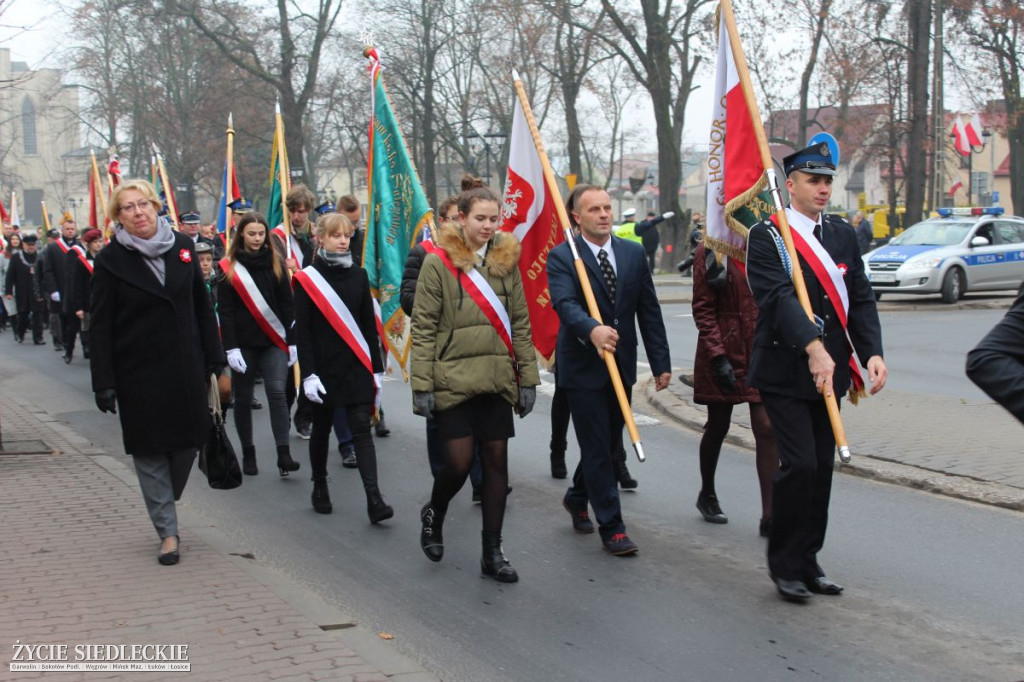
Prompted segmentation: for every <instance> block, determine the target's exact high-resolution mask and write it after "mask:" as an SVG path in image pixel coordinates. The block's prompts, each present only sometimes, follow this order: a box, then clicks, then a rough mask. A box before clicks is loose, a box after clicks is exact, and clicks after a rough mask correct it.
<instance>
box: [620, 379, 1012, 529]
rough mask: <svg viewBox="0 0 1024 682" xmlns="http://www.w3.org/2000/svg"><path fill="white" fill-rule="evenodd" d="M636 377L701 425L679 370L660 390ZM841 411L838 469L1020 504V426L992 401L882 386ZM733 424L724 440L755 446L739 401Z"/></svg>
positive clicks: (677, 413) (665, 408) (650, 395)
mask: <svg viewBox="0 0 1024 682" xmlns="http://www.w3.org/2000/svg"><path fill="white" fill-rule="evenodd" d="M691 372H692V370H684V371H683V372H682V374H690V373H691ZM677 374H678V373H677ZM639 382H640V383H641V385H642V387H643V390H642V392H643V395H644V397H645V399H646V400H647V402H648V403H649V404H650V405H651V407H652V408H653V409H654V410H656V411H657V412H659V413H660V414H661V415H663V416H665V417H667V418H670V419H673V420H675V421H677V422H679V423H681V424H683V425H685V426H687V427H689V428H691V429H693V430H695V431H702V430H703V428H704V423H705V422H706V420H707V410H706V409H705V408H704V407H703V406H702V405H697V404H695V403H694V402H693V389H692V388H691V387H689V386H687V385H686V384H684V383H682V382H681V381H679V378H678V376H674V377H672V382H671V384H670V386H669V388H668V389H666V390H664V391H660V392H656V391H655V390H654V381H653V378H652V377H650V375H648V376H647V377H641V378H640V379H639ZM842 417H843V424H844V426H845V428H846V434H847V440H848V441H849V443H850V449H851V452H852V453H853V461H852V462H851V463H850V464H847V465H841V464H840V463H839V459H838V458H836V466H837V467H838V470H839V471H842V472H845V473H853V474H856V475H859V476H865V477H869V478H876V479H879V480H882V481H887V482H890V483H896V484H899V485H906V486H910V487H914V488H920V489H923V490H930V491H932V492H936V493H941V494H944V495H950V496H953V497H959V498H961V499H967V500H973V501H976V502H982V503H985V504H992V505H996V506H1000V507H1005V508H1008V509H1016V510H1021V511H1024V445H1022V443H1024V439H1022V436H1024V433H1022V431H1021V425H1020V424H1019V423H1018V422H1017V421H1016V420H1015V419H1014V418H1013V417H1011V416H1010V415H1009V414H1007V413H1006V412H1005V411H1004V410H1003V408H1001V407H1000V406H998V405H996V404H995V403H993V402H980V403H966V402H963V401H961V400H960V399H959V398H951V397H946V396H934V395H918V394H913V393H906V392H900V391H893V390H890V389H886V390H884V391H882V392H881V393H879V394H878V395H876V396H871V397H869V398H867V399H865V400H862V401H861V402H860V404H859V405H857V406H853V405H850V403H849V402H848V401H846V400H844V401H843V403H842ZM732 423H733V426H732V429H731V430H730V432H729V435H728V437H727V440H728V441H729V442H730V443H732V444H734V445H738V446H741V447H745V448H748V449H751V450H753V448H754V436H753V433H752V432H751V430H750V412H749V410H748V409H747V407H746V406H745V405H739V406H737V407H736V408H735V409H734V410H733V417H732Z"/></svg>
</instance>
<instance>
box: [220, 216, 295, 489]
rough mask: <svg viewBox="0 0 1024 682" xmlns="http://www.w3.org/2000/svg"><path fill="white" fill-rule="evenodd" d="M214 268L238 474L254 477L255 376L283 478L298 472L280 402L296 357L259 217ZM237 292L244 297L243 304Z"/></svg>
mask: <svg viewBox="0 0 1024 682" xmlns="http://www.w3.org/2000/svg"><path fill="white" fill-rule="evenodd" d="M220 267H221V271H222V272H223V281H222V283H221V284H220V285H218V287H217V314H218V315H219V316H220V331H221V335H222V338H223V339H224V348H226V349H227V357H228V365H229V366H230V367H231V389H232V391H233V392H234V401H233V402H234V407H235V430H236V431H238V438H239V440H241V441H242V470H243V471H244V472H245V473H246V474H248V475H249V476H255V475H256V474H258V473H259V468H258V467H257V466H256V446H255V445H253V441H252V396H253V391H254V390H255V383H256V371H257V370H258V371H259V373H260V376H262V377H263V388H264V390H265V391H266V392H267V404H268V406H269V408H270V428H271V429H272V430H273V432H274V443H275V444H276V446H277V468H278V470H279V471H280V473H281V475H282V476H287V475H288V474H290V473H291V472H293V471H298V469H299V463H298V462H296V461H295V460H293V459H292V454H291V450H290V448H289V445H288V400H287V398H286V396H285V384H286V382H287V381H288V380H289V379H290V378H291V377H290V372H289V371H288V368H289V367H291V366H292V365H294V364H295V360H296V358H297V357H298V354H297V351H296V348H295V342H294V341H293V340H292V334H294V332H293V331H292V321H293V314H292V289H291V285H290V284H289V282H288V274H287V271H286V270H285V263H284V259H283V258H282V257H281V256H280V255H279V254H278V253H277V251H276V250H275V249H274V248H272V247H271V245H270V228H269V227H268V226H267V221H266V220H265V219H264V218H263V216H261V215H260V214H259V213H254V212H249V213H246V214H245V215H244V216H242V219H241V220H240V221H239V223H238V229H237V232H236V237H235V239H234V240H233V241H232V242H231V247H230V248H229V249H228V255H227V256H226V257H225V258H224V260H222V261H221V262H220ZM247 283H248V284H247ZM249 287H252V288H254V289H255V290H253V289H250V288H249ZM239 290H241V291H242V292H245V293H244V298H243V294H242V293H241V292H240V291H239ZM250 306H251V307H250ZM254 311H255V312H254ZM257 316H259V318H258V317H257Z"/></svg>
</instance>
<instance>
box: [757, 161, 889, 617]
mask: <svg viewBox="0 0 1024 682" xmlns="http://www.w3.org/2000/svg"><path fill="white" fill-rule="evenodd" d="M784 167H785V171H786V175H787V180H786V187H787V188H788V189H789V194H790V199H791V202H792V203H791V206H790V207H789V208H787V209H786V217H787V219H788V221H789V224H790V227H791V228H792V232H793V240H794V242H796V244H797V250H798V252H799V261H800V266H801V268H802V271H803V279H804V282H805V283H806V285H807V294H808V297H809V299H810V303H811V308H812V310H813V311H814V314H815V316H816V317H817V318H818V320H820V326H819V324H816V323H815V322H812V321H810V320H809V319H808V317H807V314H806V313H805V312H804V310H803V308H802V307H801V306H800V303H799V301H798V300H797V297H796V290H795V288H794V286H793V280H792V276H791V274H790V272H789V269H788V268H787V267H786V266H785V263H788V258H786V259H783V257H782V254H783V253H784V252H785V247H784V246H781V243H782V242H781V237H780V236H779V232H778V229H777V227H776V226H775V224H774V223H773V222H772V221H764V222H761V223H758V224H757V225H755V226H754V227H753V228H752V229H751V230H750V234H749V237H748V240H747V277H748V280H749V282H750V289H751V291H752V292H753V294H754V298H755V299H757V306H758V310H759V314H758V318H757V327H756V331H755V332H754V351H753V355H752V357H751V362H750V369H749V383H750V385H751V386H753V387H755V388H757V389H758V390H760V391H761V398H762V400H763V401H764V406H765V409H766V410H767V411H768V416H769V418H770V419H771V423H772V430H773V432H774V433H775V441H776V443H777V445H778V449H779V459H780V460H781V468H780V469H779V472H778V474H777V475H776V476H775V488H774V493H773V497H772V529H771V534H770V536H769V539H768V568H769V571H770V572H771V577H772V579H773V580H774V581H775V584H776V586H777V588H778V591H779V594H780V595H781V596H782V598H783V599H786V600H788V601H797V602H802V601H806V600H807V599H808V598H809V597H810V596H811V594H812V593H815V594H827V595H838V594H839V593H840V592H842V590H843V588H842V587H841V586H839V585H837V584H836V583H835V582H833V581H831V580H829V579H828V578H826V577H825V572H824V571H823V570H822V568H821V566H819V565H818V562H817V554H818V552H819V551H820V550H821V548H822V545H823V543H824V541H825V529H826V526H827V524H828V504H829V495H830V493H831V490H832V467H833V461H834V458H835V450H836V442H835V437H834V436H833V433H832V427H831V425H830V422H829V418H828V413H827V411H826V408H825V402H824V400H823V399H822V395H828V394H838V395H842V394H843V393H846V391H847V389H848V388H849V387H850V386H851V381H853V382H854V384H853V385H854V386H855V387H856V386H858V385H859V386H861V387H863V383H862V380H861V379H860V373H859V370H858V369H857V367H856V365H855V364H853V363H851V362H850V360H851V351H850V344H851V343H852V347H853V350H855V351H856V352H857V357H858V358H860V359H861V362H864V361H865V360H866V362H864V366H865V367H866V368H867V370H868V379H869V380H870V382H871V384H872V386H871V393H872V394H874V393H877V392H878V391H880V390H881V389H882V388H883V387H884V386H885V381H886V378H887V376H888V370H887V369H886V367H885V362H884V361H883V360H882V331H881V326H880V325H879V321H878V311H877V309H876V308H875V297H874V295H873V294H872V292H871V285H870V284H869V283H868V280H867V277H866V276H865V274H864V264H863V261H862V260H861V257H860V248H859V247H858V246H857V235H856V233H855V232H854V229H853V227H852V226H851V225H850V224H849V223H847V222H846V221H845V220H843V219H842V218H839V217H837V216H832V215H825V214H824V210H825V209H826V208H827V207H828V203H829V199H830V198H831V196H832V178H833V176H834V175H835V164H834V163H833V162H832V158H831V155H830V153H829V149H828V146H827V145H824V144H821V145H818V144H815V145H812V146H811V147H808V148H807V149H802V150H800V151H798V152H796V153H794V154H791V155H790V156H787V157H786V158H785V159H784ZM843 319H845V320H846V324H845V329H844V324H843ZM848 338H849V340H847V339H848ZM858 382H859V383H858Z"/></svg>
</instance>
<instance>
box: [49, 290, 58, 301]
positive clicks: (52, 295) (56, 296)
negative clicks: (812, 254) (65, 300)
mask: <svg viewBox="0 0 1024 682" xmlns="http://www.w3.org/2000/svg"><path fill="white" fill-rule="evenodd" d="M50 300H51V301H53V302H54V303H60V292H59V291H55V292H53V293H52V294H50Z"/></svg>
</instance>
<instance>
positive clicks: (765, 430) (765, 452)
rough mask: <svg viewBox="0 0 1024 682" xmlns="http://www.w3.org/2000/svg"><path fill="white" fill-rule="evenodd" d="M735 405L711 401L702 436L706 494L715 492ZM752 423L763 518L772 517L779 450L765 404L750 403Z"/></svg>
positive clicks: (701, 462) (702, 467)
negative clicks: (719, 457) (716, 478)
mask: <svg viewBox="0 0 1024 682" xmlns="http://www.w3.org/2000/svg"><path fill="white" fill-rule="evenodd" d="M732 407H733V406H732V405H731V404H730V403H708V423H707V424H706V425H705V426H704V436H703V437H702V438H701V439H700V480H701V488H700V490H701V493H702V494H704V495H713V494H715V470H716V469H717V468H718V456H719V454H720V453H721V452H722V443H723V442H724V441H725V436H726V435H727V434H728V433H729V425H730V424H731V423H732ZM750 426H751V430H752V431H753V432H754V442H755V444H756V445H755V450H756V453H757V480H758V483H759V484H760V487H761V517H762V518H769V517H771V515H772V481H773V480H774V479H775V472H776V471H778V470H779V453H778V450H776V448H775V438H774V437H773V436H772V425H771V422H769V421H768V412H767V411H766V410H765V409H764V405H762V404H761V403H750Z"/></svg>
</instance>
